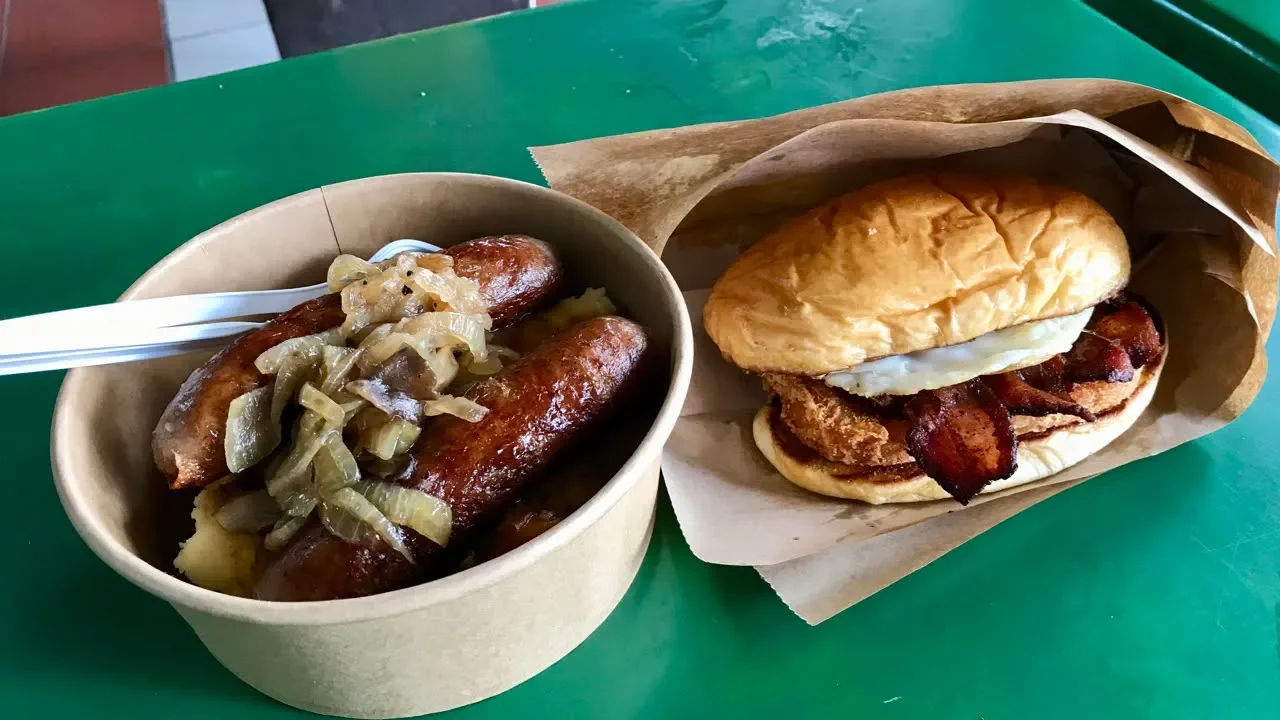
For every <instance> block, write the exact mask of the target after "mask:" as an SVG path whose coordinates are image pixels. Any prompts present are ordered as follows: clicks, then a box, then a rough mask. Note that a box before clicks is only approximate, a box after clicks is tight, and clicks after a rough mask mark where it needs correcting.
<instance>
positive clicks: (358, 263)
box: [325, 255, 382, 293]
mask: <svg viewBox="0 0 1280 720" xmlns="http://www.w3.org/2000/svg"><path fill="white" fill-rule="evenodd" d="M380 272H382V271H381V270H380V269H379V268H378V266H377V265H374V264H373V263H371V262H369V261H368V260H364V259H363V258H358V257H356V256H355V255H339V256H338V257H336V258H334V259H333V262H332V263H330V264H329V273H328V276H327V277H326V278H325V281H326V282H327V283H328V284H329V292H335V293H336V292H341V291H342V288H344V287H346V286H348V285H350V284H351V283H353V282H355V281H356V280H363V279H365V278H367V277H369V276H371V275H378V274H379V273H380Z"/></svg>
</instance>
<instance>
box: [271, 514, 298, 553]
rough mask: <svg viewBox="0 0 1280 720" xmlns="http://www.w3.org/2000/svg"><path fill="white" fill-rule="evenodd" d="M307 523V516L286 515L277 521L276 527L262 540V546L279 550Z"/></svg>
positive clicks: (272, 550)
mask: <svg viewBox="0 0 1280 720" xmlns="http://www.w3.org/2000/svg"><path fill="white" fill-rule="evenodd" d="M306 524H307V517H306V516H305V515H304V516H302V517H295V516H293V515H285V516H284V517H282V518H280V519H279V520H278V521H276V524H275V527H273V528H271V532H269V533H267V536H266V537H265V538H263V540H262V546H263V547H265V548H266V549H268V550H270V551H271V552H279V551H280V550H283V549H284V546H285V545H288V544H289V541H290V540H292V539H293V536H294V535H297V534H298V531H299V530H301V529H302V528H303V527H305V526H306Z"/></svg>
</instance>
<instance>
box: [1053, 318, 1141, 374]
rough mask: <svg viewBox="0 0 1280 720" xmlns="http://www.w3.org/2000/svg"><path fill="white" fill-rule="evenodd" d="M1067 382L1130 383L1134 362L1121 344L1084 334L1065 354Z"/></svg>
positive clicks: (1088, 333) (1088, 332)
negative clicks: (1100, 381) (1099, 381)
mask: <svg viewBox="0 0 1280 720" xmlns="http://www.w3.org/2000/svg"><path fill="white" fill-rule="evenodd" d="M1066 361H1067V379H1069V380H1070V381H1071V382H1091V381H1094V380H1102V381H1104V382H1109V383H1113V382H1129V381H1130V380H1132V379H1133V361H1131V360H1130V359H1129V353H1127V352H1125V349H1124V348H1123V347H1120V344H1119V343H1117V342H1115V341H1113V340H1108V339H1107V338H1104V337H1101V336H1099V335H1093V334H1092V333H1091V332H1090V331H1089V330H1085V331H1084V334H1082V335H1081V336H1080V339H1078V340H1076V344H1075V345H1073V346H1071V351H1070V352H1068V353H1067V357H1066Z"/></svg>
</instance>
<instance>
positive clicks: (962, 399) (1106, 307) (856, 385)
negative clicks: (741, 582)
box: [764, 296, 1164, 504]
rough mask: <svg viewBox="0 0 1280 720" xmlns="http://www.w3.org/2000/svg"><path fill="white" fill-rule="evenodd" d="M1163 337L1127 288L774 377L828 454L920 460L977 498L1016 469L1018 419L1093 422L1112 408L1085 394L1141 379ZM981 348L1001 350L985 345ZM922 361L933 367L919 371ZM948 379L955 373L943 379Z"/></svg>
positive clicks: (784, 401) (811, 443)
mask: <svg viewBox="0 0 1280 720" xmlns="http://www.w3.org/2000/svg"><path fill="white" fill-rule="evenodd" d="M1046 323H1048V324H1047V325H1046ZM1033 325H1034V326H1037V327H1027V326H1033ZM1019 328H1021V329H1019ZM1073 328H1074V330H1073ZM1009 331H1014V332H1009ZM1002 334H1003V336H1002V337H994V336H997V335H1002ZM1064 338H1066V339H1067V342H1065V343H1064ZM1020 340H1021V341H1023V342H1022V343H1021V346H1019V341H1020ZM1027 340H1030V341H1031V342H1026V341H1027ZM965 346H968V347H965ZM1163 346H1164V339H1163V338H1162V336H1161V334H1160V331H1159V329H1158V327H1157V322H1156V320H1155V318H1154V316H1153V313H1152V312H1151V311H1150V310H1149V309H1148V308H1147V306H1146V304H1145V303H1144V302H1142V301H1141V300H1139V299H1137V298H1135V297H1133V296H1121V297H1118V298H1115V299H1112V300H1109V301H1107V302H1104V303H1102V304H1100V305H1098V306H1097V307H1095V308H1092V309H1091V310H1088V311H1085V312H1083V313H1077V314H1076V315H1071V316H1066V317H1063V318H1056V319H1054V320H1049V321H1039V322H1036V323H1026V324H1025V325H1024V326H1015V327H1012V328H1006V329H1003V330H998V331H995V332H992V333H988V334H987V335H984V336H983V337H982V338H978V339H977V340H975V341H971V342H970V343H964V344H963V345H956V346H951V347H944V348H937V349H933V350H926V351H922V352H919V353H912V354H910V355H904V356H897V357H894V358H881V359H878V360H875V361H873V362H871V363H867V364H865V365H863V366H859V367H858V368H855V369H854V370H853V371H850V372H847V373H833V374H831V375H828V376H825V377H823V378H821V379H817V378H799V377H794V376H786V375H772V374H771V375H765V376H764V381H765V386H766V388H768V389H769V390H770V391H771V392H773V393H775V394H777V395H778V396H779V398H780V415H781V420H782V421H783V422H784V423H785V424H786V425H787V427H788V428H790V429H791V430H792V431H793V433H794V435H795V437H796V438H797V439H798V440H800V441H801V442H802V443H804V444H805V445H806V446H808V447H809V448H810V449H811V450H813V451H814V452H815V453H817V454H818V455H820V456H822V457H824V458H825V459H827V460H829V461H832V462H837V463H847V464H857V465H871V466H888V465H899V466H901V465H904V464H914V465H915V466H917V467H918V468H919V469H920V470H922V471H923V472H924V473H926V474H927V475H929V476H930V477H932V478H933V479H934V480H935V481H937V482H938V484H939V485H940V486H941V487H942V488H943V489H944V490H945V491H946V492H947V493H948V494H950V495H951V496H952V497H954V498H955V499H956V500H958V501H959V502H961V503H964V504H967V503H968V502H969V501H970V500H971V499H973V497H974V496H976V495H977V494H978V493H979V492H981V491H982V489H983V488H984V487H986V486H987V485H988V484H990V483H991V482H993V481H995V480H1000V479H1004V478H1007V477H1010V476H1011V475H1013V473H1014V471H1015V470H1017V446H1018V435H1019V432H1018V430H1019V428H1020V427H1021V428H1025V427H1026V425H1027V423H1026V422H1025V419H1026V418H1046V419H1047V418H1050V417H1052V418H1068V419H1070V418H1078V420H1075V422H1092V421H1093V420H1095V419H1096V417H1095V411H1096V412H1101V408H1100V407H1096V406H1095V407H1094V409H1090V407H1086V403H1082V402H1080V401H1078V398H1080V397H1081V396H1082V395H1081V393H1080V392H1079V391H1078V390H1079V389H1080V388H1081V387H1082V386H1085V385H1086V384H1103V385H1105V384H1124V383H1130V382H1131V381H1133V380H1134V379H1135V377H1136V375H1137V372H1138V369H1139V368H1142V367H1143V366H1145V365H1147V364H1149V363H1152V362H1155V361H1156V360H1158V359H1159V357H1160V355H1161V353H1162V352H1163ZM982 349H988V350H990V351H991V355H990V356H988V357H986V358H983V357H980V356H979V355H978V352H979V351H980V350H982ZM1049 350H1053V351H1054V352H1052V353H1049V354H1047V355H1046V353H1048V351H1049ZM886 361H892V362H886ZM1032 361H1034V362H1032ZM877 364H879V365H878V366H877V367H874V368H872V367H869V366H873V365H877ZM913 367H914V368H916V369H918V371H919V372H920V373H921V374H922V375H924V376H925V377H923V378H920V379H914V378H909V377H908V376H907V374H906V373H908V372H910V369H911V368H913ZM988 368H995V370H994V371H988V370H987V369H988ZM975 369H976V370H977V372H974V370H975ZM966 370H967V371H968V372H967V373H966V372H965V371H966ZM833 376H837V377H835V378H834V380H833ZM941 379H952V382H951V383H949V384H945V385H940V384H938V381H939V380H941ZM833 386H839V387H840V388H841V389H842V390H847V391H848V392H849V394H846V393H845V392H841V391H839V390H836V389H835V387H833ZM1119 389H1120V388H1119V387H1117V390H1119ZM904 391H905V392H904ZM1109 394H1111V393H1105V392H1104V393H1102V395H1109ZM1073 396H1074V397H1073ZM1087 405H1094V404H1093V403H1087ZM1015 417H1017V418H1018V421H1015V419H1014V418H1015Z"/></svg>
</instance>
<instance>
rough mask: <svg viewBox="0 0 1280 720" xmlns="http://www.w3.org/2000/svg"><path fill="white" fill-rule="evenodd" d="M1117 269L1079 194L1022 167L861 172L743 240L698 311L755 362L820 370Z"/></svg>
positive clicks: (1056, 307) (1077, 289) (1105, 230)
mask: <svg viewBox="0 0 1280 720" xmlns="http://www.w3.org/2000/svg"><path fill="white" fill-rule="evenodd" d="M1128 280H1129V247H1128V245H1127V243H1126V242H1125V237H1124V233H1123V232H1121V230H1120V227H1119V226H1118V225H1116V222H1115V220H1114V219H1113V218H1112V217H1111V216H1110V215H1108V214H1107V211H1106V210H1104V209H1103V208H1102V206H1101V205H1098V204H1097V203H1096V202H1094V201H1093V200H1091V199H1089V198H1088V197H1086V196H1084V195H1082V194H1080V193H1078V192H1075V191H1074V190H1070V189H1067V188H1064V187H1058V186H1055V185H1048V184H1045V183H1042V182H1039V181H1037V180H1033V179H1030V178H1019V177H994V176H992V177H987V176H972V175H949V174H943V175H915V176H909V177H903V178H897V179H893V180H888V181H885V182H881V183H877V184H875V185H870V186H867V187H864V188H862V189H860V190H857V191H855V192H853V193H850V194H848V195H845V196H844V197H841V198H837V199H836V200H833V201H831V202H829V203H827V204H826V205H824V206H822V207H820V208H817V209H816V210H813V211H812V212H810V213H808V214H807V215H805V216H803V217H800V218H798V219H796V220H793V221H791V222H789V223H787V224H786V225H784V226H783V227H782V228H780V229H779V230H777V231H776V232H774V233H773V234H771V235H769V236H767V237H765V238H764V239H762V240H761V241H759V242H758V243H756V244H755V245H754V246H752V247H751V248H750V249H749V250H747V252H746V253H744V254H743V255H742V257H740V258H738V260H737V262H735V263H734V264H733V265H732V266H731V267H730V268H729V269H728V271H726V272H725V274H724V275H723V276H722V277H721V278H720V279H719V280H718V281H717V282H716V284H715V286H714V287H713V288H712V289H711V296H710V298H709V299H708V300H707V304H706V309H705V311H704V313H703V324H704V325H705V326H706V329H707V333H708V334H709V335H710V336H711V339H712V340H714V341H715V343H716V345H718V346H719V347H720V350H721V352H722V353H724V356H725V357H726V358H727V359H728V360H729V361H730V362H732V363H734V364H735V365H737V366H739V367H741V368H744V369H746V370H751V371H754V372H781V373H790V374H797V375H821V374H825V373H828V372H833V371H836V370H843V369H846V368H850V367H853V366H855V365H857V364H859V363H861V362H864V361H866V360H871V359H875V358H878V357H884V356H888V355H900V354H903V353H908V352H913V351H916V350H924V349H928V348H934V347H940V346H943V345H954V344H956V343H962V342H967V341H969V340H972V339H973V338H975V337H978V336H979V335H983V334H985V333H988V332H991V331H993V330H999V329H1001V328H1005V327H1009V326H1011V325H1017V324H1020V323H1024V322H1028V321H1031V320H1041V319H1044V318H1050V317H1057V316H1060V315H1068V314H1071V313H1076V312H1080V311H1081V310H1084V309H1085V308H1088V307H1092V306H1093V305H1096V304H1097V303H1098V302H1099V301H1101V300H1102V299H1104V298H1106V297H1107V296H1108V295H1110V294H1111V293H1113V292H1114V291H1116V290H1118V289H1120V288H1122V287H1124V286H1125V285H1126V284H1127V283H1128Z"/></svg>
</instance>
